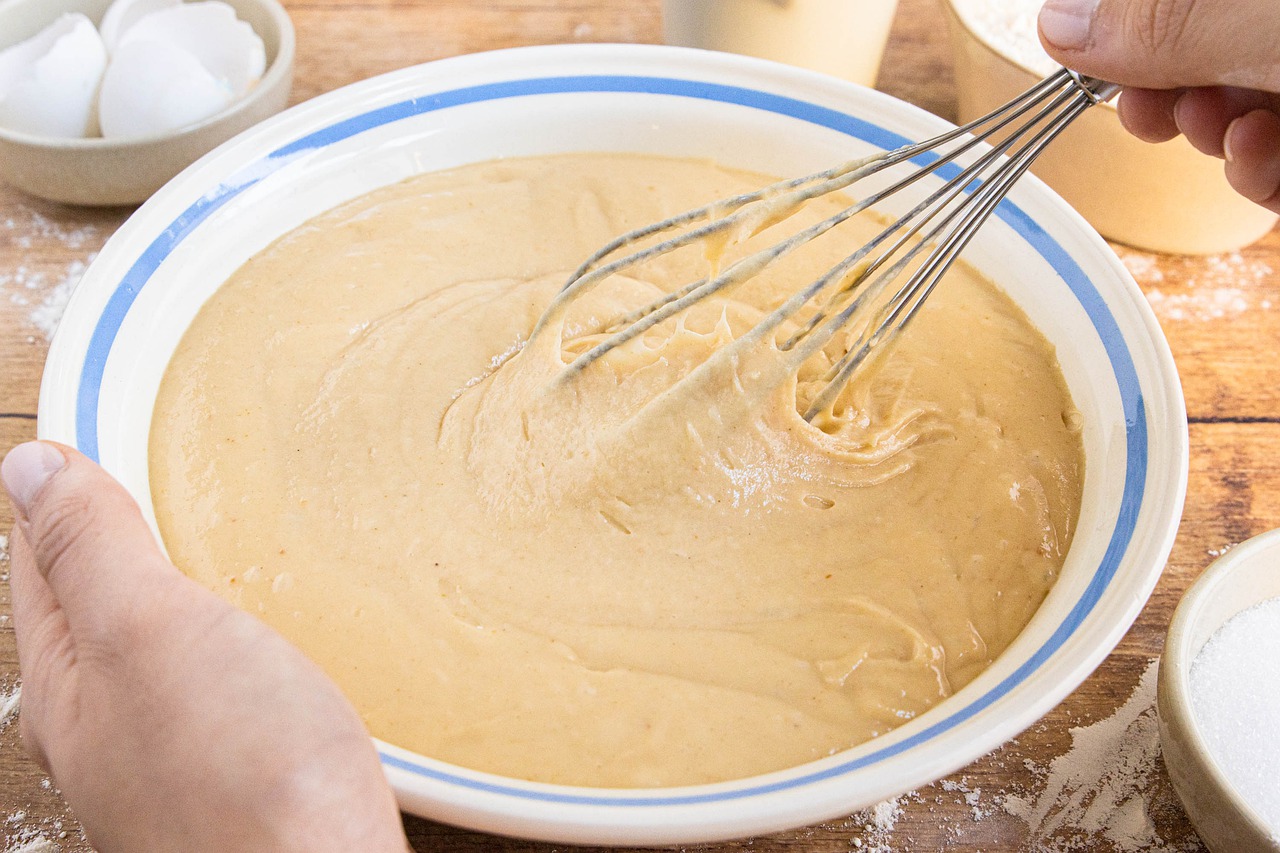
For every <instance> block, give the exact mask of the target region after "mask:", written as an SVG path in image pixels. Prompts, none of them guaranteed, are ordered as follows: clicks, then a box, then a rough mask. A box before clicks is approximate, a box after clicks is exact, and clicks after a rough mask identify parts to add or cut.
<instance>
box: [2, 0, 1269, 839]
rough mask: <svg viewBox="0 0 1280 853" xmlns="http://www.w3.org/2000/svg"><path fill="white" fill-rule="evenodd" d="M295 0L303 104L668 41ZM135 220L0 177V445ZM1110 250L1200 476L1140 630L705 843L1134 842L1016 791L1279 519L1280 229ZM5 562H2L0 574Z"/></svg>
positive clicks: (1041, 783) (424, 835)
mask: <svg viewBox="0 0 1280 853" xmlns="http://www.w3.org/2000/svg"><path fill="white" fill-rule="evenodd" d="M286 5H287V6H288V7H289V9H290V12H291V14H292V15H293V18H294V21H295V24H296V26H297V30H298V48H299V52H298V63H297V84H296V87H295V91H294V98H293V99H294V101H295V102H296V101H300V100H305V99H306V98H310V97H312V96H315V95H317V94H320V93H322V92H325V91H329V90H331V89H333V88H336V87H338V86H341V85H344V84H346V83H350V82H353V81H356V80H359V79H363V78H365V77H368V76H370V75H373V74H377V73H380V72H383V71H388V70H392V69H395V68H400V67H403V66H405V65H410V64H413V63H417V62H423V61H427V60H431V59H436V58H440V57H445V56H451V55H455V54H459V53H465V52H470V51H477V50H484V49H489V48H497V47H509V46H515V45H524V44H546V43H555V42H574V41H623V42H654V41H658V40H659V38H660V4H659V3H658V2H657V0H505V2H504V0H438V2H432V3H416V2H409V0H296V2H287V3H286ZM881 88H883V89H885V90H887V91H889V92H891V93H893V94H895V95H898V96H900V97H903V98H905V99H907V100H909V101H912V102H914V103H917V104H919V105H921V106H924V107H925V108H927V109H930V110H932V111H934V112H937V113H939V114H941V115H944V116H950V115H951V114H952V112H953V108H954V107H953V102H954V97H953V95H954V93H953V89H952V81H951V66H950V59H949V54H948V46H947V40H946V33H945V28H944V23H943V19H942V16H941V14H940V11H939V9H938V8H937V7H936V5H935V0H902V13H901V14H900V15H899V19H898V22H897V24H896V26H895V31H894V36H893V40H892V42H891V45H890V49H889V51H888V55H887V56H886V60H885V65H884V69H883V72H882V77H881ZM129 212H130V211H128V210H106V211H84V210H76V209H72V208H66V207H61V206H58V205H52V204H48V203H44V202H40V201H37V200H34V199H31V198H29V197H26V196H23V195H21V194H19V193H17V192H16V191H13V190H10V189H9V188H7V187H4V186H3V185H0V452H3V451H7V450H8V449H9V448H10V447H12V446H13V445H15V444H17V443H19V442H20V441H24V440H26V439H29V438H31V437H33V436H34V435H35V426H36V425H35V411H36V401H37V393H38V388H39V382H40V372H41V368H42V364H43V360H44V356H45V353H46V351H47V344H48V342H47V339H46V331H47V329H45V328H43V326H47V324H48V318H49V317H50V316H51V315H53V314H54V313H56V307H57V304H58V301H59V294H58V293H57V291H58V288H59V287H61V288H62V289H63V290H65V289H67V288H68V287H70V286H71V285H72V284H73V283H74V281H75V279H76V277H77V275H78V272H79V270H80V269H81V266H82V265H83V264H84V263H86V262H87V261H88V260H90V259H91V257H92V253H93V252H94V251H96V250H97V249H98V248H99V247H100V246H101V245H102V243H103V242H104V241H105V240H106V239H107V237H109V236H110V234H111V233H112V231H113V230H114V229H115V228H116V227H117V226H118V225H119V224H120V223H121V222H122V221H123V220H124V218H125V217H126V216H127V215H128V213H129ZM1117 250H1118V251H1119V252H1120V254H1121V256H1122V257H1123V258H1124V259H1125V260H1126V263H1127V264H1128V265H1129V266H1130V268H1131V269H1132V270H1133V271H1134V273H1135V277H1136V278H1137V279H1138V281H1139V283H1140V284H1141V285H1142V287H1143V289H1144V290H1145V291H1146V292H1147V294H1148V296H1149V298H1150V299H1151V301H1152V305H1153V307H1154V308H1155V309H1156V313H1157V316H1158V317H1159V318H1160V320H1161V324H1162V326H1163V327H1164V330H1165V332H1166V334H1167V336H1168V338H1169V342H1170V345H1171V346H1172V348H1173V351H1174V355H1175V358H1176V359H1177V361H1178V364H1179V368H1180V371H1181V375H1182V380H1183V386H1184V390H1185V393H1186V396H1187V407H1188V410H1189V413H1190V419H1191V481H1190V489H1189V494H1188V499H1187V506H1186V512H1185V515H1184V519H1183V524H1182V527H1181V531H1180V533H1179V535H1178V539H1177V543H1176V545H1175V547H1174V551H1173V555H1172V557H1171V559H1170V561H1169V565H1168V567H1167V569H1166V571H1165V573H1164V575H1163V577H1162V579H1161V581H1160V583H1159V586H1158V587H1157V589H1156V591H1155V594H1154V595H1153V596H1152V598H1151V601H1150V602H1149V603H1148V605H1147V607H1146V609H1145V610H1144V611H1143V613H1142V615H1141V616H1140V617H1139V619H1138V621H1137V623H1136V624H1135V625H1134V627H1133V629H1132V630H1131V631H1130V632H1129V634H1128V635H1127V636H1126V637H1125V638H1124V640H1123V641H1122V642H1121V643H1120V645H1119V647H1118V648H1117V649H1116V651H1115V653H1114V654H1112V655H1111V656H1110V657H1109V658H1108V659H1107V661H1106V662H1104V663H1103V664H1102V666H1101V667H1099V669H1098V670H1097V671H1096V672H1095V673H1094V674H1093V675H1092V677H1090V678H1089V679H1088V680H1087V681H1086V682H1085V683H1084V684H1083V685H1082V686H1081V687H1080V688H1079V689H1078V690H1076V691H1075V692H1074V693H1073V694H1072V695H1071V696H1070V697H1069V698H1068V699H1067V700H1066V701H1065V702H1064V703H1062V705H1060V706H1059V707H1058V708H1056V709H1055V710H1053V711H1052V712H1051V713H1050V714H1049V715H1048V716H1046V717H1045V718H1044V719H1043V720H1042V721H1041V722H1040V723H1039V724H1038V725H1036V726H1033V727H1032V728H1031V729H1030V730H1028V731H1027V732H1026V733H1024V734H1023V735H1022V736H1020V737H1019V738H1018V739H1017V740H1016V741H1015V742H1012V743H1010V744H1008V745H1006V746H1005V747H1004V748H1002V749H1000V750H998V751H997V752H995V753H993V754H991V755H989V756H987V757H985V758H983V759H981V760H979V761H977V762H975V763H974V764H973V765H971V766H969V767H966V768H964V769H963V770H962V771H960V772H959V773H957V774H955V775H954V776H952V777H950V778H949V779H946V780H943V781H942V782H940V783H937V784H935V785H933V786H930V787H928V788H925V789H922V790H920V791H918V792H915V793H914V794H912V795H909V796H907V797H905V798H903V799H902V800H900V801H899V802H898V803H897V804H896V808H892V809H885V810H882V811H881V813H880V814H863V815H858V816H850V817H849V818H847V819H842V820H837V821H833V822H830V823H827V824H823V825H820V826H816V827H809V828H805V829H801V830H795V831H792V832H787V833H783V834H780V835H776V836H771V837H767V838H760V839H754V840H751V841H743V842H735V843H727V844H720V845H709V846H707V847H705V848H699V849H706V850H716V851H720V850H723V851H730V850H752V851H758V852H759V853H776V852H779V851H790V853H820V852H821V853H826V851H851V850H858V849H863V850H868V849H881V850H955V851H969V850H972V851H977V850H985V851H1014V850H1031V849H1087V850H1093V849H1097V850H1110V849H1135V848H1133V847H1132V846H1131V839H1126V838H1123V837H1120V838H1119V840H1117V837H1116V836H1114V834H1113V837H1111V838H1110V839H1109V838H1107V837H1105V833H1102V834H1099V833H1097V832H1095V833H1093V834H1092V835H1090V834H1088V833H1087V832H1086V831H1085V830H1086V829H1087V828H1082V827H1080V826H1076V827H1074V828H1073V827H1066V828H1064V829H1062V830H1060V831H1058V833H1057V834H1056V836H1051V837H1049V838H1045V837H1036V835H1035V833H1034V832H1033V831H1032V829H1031V828H1030V827H1029V825H1028V823H1027V822H1026V821H1024V820H1023V819H1021V818H1019V817H1017V816H1015V813H1016V812H1017V811H1018V809H1017V808H1016V803H1017V802H1018V801H1020V800H1026V799H1028V798H1031V799H1034V798H1035V797H1036V796H1039V795H1041V794H1043V793H1044V788H1045V784H1046V782H1045V777H1046V768H1048V767H1049V766H1050V763H1051V762H1052V761H1054V760H1055V759H1057V758H1060V757H1061V756H1063V755H1064V754H1065V753H1067V752H1068V751H1069V750H1070V748H1071V747H1072V745H1073V738H1072V733H1071V729H1072V727H1078V726H1084V725H1088V724H1090V723H1093V722H1095V721H1098V720H1103V719H1105V718H1107V717H1109V716H1111V715H1112V714H1114V713H1115V712H1116V711H1117V709H1118V708H1120V707H1121V706H1122V705H1123V704H1124V703H1125V702H1126V700H1127V699H1128V698H1129V697H1130V695H1131V694H1132V693H1134V691H1135V688H1136V686H1137V685H1138V683H1139V679H1140V677H1141V676H1142V674H1143V673H1144V672H1146V671H1147V670H1148V667H1149V666H1150V664H1151V662H1152V661H1153V660H1154V659H1155V658H1156V657H1158V655H1159V653H1160V649H1161V645H1162V642H1163V635H1164V631H1165V628H1166V626H1167V624H1168V621H1169V617H1170V614H1171V613H1172V610H1173V607H1174V606H1175V604H1176V603H1177V601H1178V598H1179V597H1180V595H1181V594H1182V592H1183V591H1184V590H1185V589H1186V587H1187V586H1188V585H1189V584H1190V583H1191V581H1192V580H1194V578H1195V577H1196V576H1197V575H1198V574H1199V573H1200V572H1201V571H1203V569H1204V568H1205V567H1206V566H1207V565H1208V563H1209V562H1211V560H1212V559H1213V556H1214V555H1216V554H1217V553H1220V552H1221V551H1222V550H1223V549H1225V548H1227V547H1229V546H1230V545H1233V544H1235V543H1238V542H1240V541H1241V540H1242V539H1245V538H1247V537H1248V536H1250V535H1253V534H1256V533H1260V532H1262V531H1264V530H1267V529H1270V528H1274V527H1280V360H1278V359H1277V358H1276V357H1275V349H1276V344H1277V342H1280V276H1278V275H1275V274H1273V273H1272V270H1273V269H1277V270H1280V236H1278V235H1277V234H1276V233H1273V234H1272V235H1270V236H1269V237H1267V238H1266V239H1264V240H1263V241H1262V242H1261V243H1260V244H1258V245H1256V246H1254V247H1252V248H1250V249H1249V250H1247V251H1245V252H1242V253H1239V254H1231V255H1225V256H1220V257H1216V258H1210V259H1205V258H1179V257H1169V256H1152V255H1147V254H1144V253H1140V252H1133V251H1131V250H1127V249H1124V248H1122V247H1117ZM11 523H12V515H11V512H10V509H9V507H8V506H7V504H6V505H5V506H3V507H0V530H5V531H7V530H8V528H9V526H10V525H11ZM0 559H3V558H2V557H0ZM5 569H7V565H6V564H4V563H3V562H0V572H3V571H4V570H5ZM4 578H5V580H7V574H5V575H4ZM17 672H18V669H17V657H16V650H15V646H14V641H13V632H12V626H11V622H10V620H9V618H8V587H7V584H3V583H0V688H8V687H11V686H12V685H13V684H14V683H15V682H16V679H17ZM1162 774H1163V770H1162V769H1161V768H1160V767H1159V766H1156V768H1155V772H1154V774H1153V775H1151V776H1150V778H1146V777H1144V779H1143V780H1142V786H1141V789H1140V791H1139V794H1140V796H1142V797H1143V803H1142V805H1143V809H1144V812H1145V813H1146V814H1148V815H1149V816H1150V818H1151V820H1152V821H1153V822H1154V827H1153V828H1152V830H1151V831H1152V832H1153V833H1154V835H1153V836H1152V837H1154V838H1158V839H1161V840H1162V841H1163V842H1164V843H1165V844H1166V846H1167V847H1168V849H1177V850H1196V849H1199V845H1198V842H1197V841H1196V839H1195V836H1194V834H1193V833H1192V831H1191V829H1190V827H1189V826H1188V825H1187V823H1186V819H1185V816H1184V815H1183V814H1182V812H1181V810H1180V808H1179V807H1178V805H1177V803H1176V800H1175V799H1174V798H1173V796H1172V793H1171V792H1170V790H1169V788H1168V785H1167V781H1166V780H1165V779H1164V778H1163V775H1162ZM877 820H879V823H877ZM406 826H407V829H408V831H409V835H410V838H411V840H412V842H413V845H414V848H415V849H417V850H423V851H425V850H443V851H513V852H514V851H522V852H523V851H549V850H552V849H555V848H554V847H553V846H552V845H545V844H538V843H532V842H524V841H516V840H509V839H499V838H494V837H491V836H485V835H481V834H477V833H471V832H466V831H463V830H458V829H455V828H452V827H446V826H441V825H438V824H433V823H430V822H427V821H423V820H419V819H416V818H407V819H406ZM868 827H869V828H868ZM1042 828H1043V827H1042ZM38 834H44V835H45V836H47V837H49V838H50V839H52V840H54V841H55V842H56V843H58V844H59V845H60V847H61V848H62V849H63V850H68V851H78V850H87V849H88V846H87V845H86V844H85V843H84V841H83V839H82V838H80V836H79V832H78V827H77V825H76V823H75V821H74V818H73V817H72V816H71V815H70V814H69V813H68V812H67V811H66V809H65V806H63V805H62V803H61V801H60V800H59V798H58V796H57V793H56V791H55V790H54V787H53V785H52V784H51V782H50V781H49V780H47V779H46V778H45V776H44V774H43V773H42V772H41V771H40V770H39V768H38V767H36V766H35V765H34V764H32V763H31V762H30V761H29V760H28V759H27V758H26V757H25V756H24V755H23V753H22V750H21V745H20V741H19V734H18V726H17V725H13V724H10V725H8V726H6V727H5V728H4V730H3V731H0V837H3V838H4V845H5V846H4V850H6V851H8V850H13V849H16V848H17V847H18V846H19V845H20V843H21V842H22V841H23V840H24V839H30V838H32V837H35V836H36V835H38ZM1073 837H1074V838H1075V841H1074V842H1073V841H1071V839H1072V838H1073ZM1073 843H1074V844H1076V846H1075V847H1072V846H1071V844H1073ZM1126 845H1130V846H1126Z"/></svg>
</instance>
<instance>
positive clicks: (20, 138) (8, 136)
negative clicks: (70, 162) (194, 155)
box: [0, 0, 297, 152]
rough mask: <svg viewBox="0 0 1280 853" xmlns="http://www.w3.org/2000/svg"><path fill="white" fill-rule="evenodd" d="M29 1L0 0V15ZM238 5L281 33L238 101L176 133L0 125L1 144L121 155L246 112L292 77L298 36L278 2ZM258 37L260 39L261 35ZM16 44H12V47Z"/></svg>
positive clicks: (198, 131)
mask: <svg viewBox="0 0 1280 853" xmlns="http://www.w3.org/2000/svg"><path fill="white" fill-rule="evenodd" d="M30 1H31V0H0V12H3V11H4V9H5V7H7V6H17V5H18V4H19V3H24V2H30ZM240 2H246V3H255V4H257V5H258V6H260V7H261V8H262V9H264V10H266V12H267V14H268V15H269V16H270V17H271V20H272V21H273V22H274V23H275V25H276V27H277V28H278V29H279V31H280V46H279V47H278V48H277V50H276V55H275V58H274V59H272V61H271V64H270V65H269V66H267V70H266V71H265V72H264V73H263V75H262V78H261V79H260V80H258V82H257V83H255V84H254V86H253V88H252V89H250V90H249V91H248V92H246V93H245V94H244V96H243V97H241V98H240V99H239V100H237V101H235V102H233V103H231V104H228V105H227V106H226V107H224V108H222V109H221V110H219V111H218V112H216V113H214V114H213V115H210V116H206V117H205V118H202V119H200V120H199V121H197V122H195V123H193V124H187V125H183V126H182V127H180V128H178V129H177V130H173V131H168V132H165V133H148V134H143V135H141V136H121V137H114V138H111V139H107V138H104V137H101V136H90V137H73V136H43V135H40V134H36V133H27V132H25V131H21V130H14V129H12V128H8V127H5V126H4V125H0V142H5V143H8V144H10V145H20V146H22V147H24V148H33V149H41V150H45V151H66V152H124V151H128V150H130V149H132V148H145V147H149V146H152V145H157V144H163V143H171V142H175V141H178V140H183V139H187V138H189V137H194V136H199V135H200V134H201V133H203V132H204V131H206V130H208V129H209V128H210V127H212V126H213V125H217V124H220V123H222V122H223V121H225V120H226V119H228V118H230V117H232V116H233V115H236V114H238V113H240V112H243V111H244V110H246V109H249V107H250V106H252V105H253V104H254V103H256V102H257V101H258V100H260V99H261V98H263V97H266V96H267V95H268V94H270V93H271V92H273V91H275V89H276V87H277V86H279V85H281V84H282V83H283V82H284V81H285V78H286V77H289V76H290V75H292V74H293V63H294V58H295V56H296V54H297V34H296V32H295V31H294V28H293V19H292V18H290V17H289V13H288V12H287V11H286V10H285V8H284V6H282V5H281V4H280V2H279V0H240ZM242 20H243V19H242ZM255 32H256V30H255ZM258 35H259V37H261V33H259V34H258ZM16 43H17V42H14V44H16ZM8 47H12V44H0V50H3V49H5V48H8Z"/></svg>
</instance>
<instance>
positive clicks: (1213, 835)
mask: <svg viewBox="0 0 1280 853" xmlns="http://www.w3.org/2000/svg"><path fill="white" fill-rule="evenodd" d="M1276 596H1280V530H1273V531H1271V532H1270V533H1264V534H1262V535H1261V536H1255V537H1254V538H1253V539H1250V540H1249V541H1247V542H1244V543H1242V544H1240V545H1238V546H1236V547H1235V548H1233V549H1231V551H1229V552H1228V553H1227V554H1226V555H1225V556H1223V557H1221V558H1220V559H1218V560H1217V561H1216V562H1215V563H1214V564H1213V565H1212V566H1210V567H1209V569H1208V570H1207V571H1206V572H1205V573H1204V574H1203V575H1202V576H1201V577H1200V579H1199V580H1197V581H1196V582H1195V584H1193V585H1192V587H1191V589H1189V590H1188V591H1187V594H1186V595H1184V596H1183V598H1182V601H1181V603H1179V604H1178V609H1177V610H1176V611H1175V612H1174V614H1173V622H1172V623H1171V624H1170V625H1169V635H1168V637H1167V638H1166V639H1165V646H1164V657H1163V658H1162V659H1161V661H1160V676H1159V681H1158V688H1157V707H1158V710H1159V714H1160V744H1161V746H1162V747H1163V749H1164V762H1165V766H1166V767H1167V768H1168V770H1169V778H1170V779H1172V780H1173V787H1174V788H1175V789H1176V790H1177V792H1178V796H1179V797H1181V798H1182V803H1183V805H1184V806H1185V807H1186V809H1187V816H1188V817H1190V818H1191V822H1192V823H1193V824H1195V827H1196V831H1197V832H1199V833H1200V838H1201V839H1202V840H1203V841H1204V843H1205V844H1206V845H1207V846H1208V847H1209V849H1210V850H1212V851H1214V853H1280V827H1278V828H1276V829H1268V827H1267V825H1266V823H1265V822H1264V821H1263V819H1262V816H1261V815H1260V814H1259V813H1258V812H1257V810H1256V809H1254V808H1253V807H1252V806H1250V805H1249V804H1248V803H1247V802H1245V801H1244V799H1243V798H1242V797H1241V796H1240V794H1239V793H1238V792H1237V791H1236V789H1235V787H1234V786H1233V785H1232V784H1231V782H1230V780H1229V779H1228V778H1227V776H1226V774H1225V773H1224V772H1223V769H1222V767H1221V766H1220V765H1219V764H1218V762H1217V760H1216V759H1215V758H1214V756H1213V754H1212V752H1210V750H1209V745H1208V743H1207V742H1206V741H1205V738H1204V736H1203V734H1201V731H1200V729H1199V728H1198V726H1197V723H1196V718H1195V713H1194V709H1193V708H1192V705H1191V693H1190V686H1189V675H1190V672H1191V663H1192V662H1193V661H1194V660H1195V658H1196V655H1197V654H1199V653H1200V649H1201V648H1203V646H1204V644H1205V643H1206V642H1207V641H1208V640H1209V638H1210V637H1211V636H1213V633H1214V632H1215V631H1217V630H1218V629H1219V628H1221V627H1222V625H1223V623H1225V622H1226V621H1227V620H1228V619H1230V618H1231V617H1232V616H1235V615H1236V614H1237V613H1239V612H1240V611H1242V610H1246V609H1248V608H1250V607H1252V606H1253V605H1255V604H1258V603H1260V602H1262V601H1266V600H1267V599H1270V598H1274V597H1276ZM1264 734H1267V735H1270V736H1272V737H1274V736H1276V733H1275V732H1269V733H1264Z"/></svg>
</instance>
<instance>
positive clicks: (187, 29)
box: [117, 0, 266, 98]
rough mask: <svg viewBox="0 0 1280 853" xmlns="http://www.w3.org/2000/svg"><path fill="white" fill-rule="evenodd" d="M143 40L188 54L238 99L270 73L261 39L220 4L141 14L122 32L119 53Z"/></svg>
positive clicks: (213, 2)
mask: <svg viewBox="0 0 1280 853" xmlns="http://www.w3.org/2000/svg"><path fill="white" fill-rule="evenodd" d="M134 2H136V3H139V4H141V3H145V2H148V0H134ZM151 2H155V0H151ZM141 41H151V42H162V43H165V44H169V45H172V46H174V47H178V48H182V49H183V50H187V51H189V52H190V53H192V54H193V55H194V56H195V57H196V58H197V59H198V60H199V61H200V64H201V65H203V66H204V68H205V70H206V71H208V72H209V73H210V74H211V75H213V77H214V78H215V79H217V80H219V81H221V82H223V83H225V84H226V85H227V86H228V88H229V89H230V90H231V92H232V94H233V95H234V96H235V97H237V98H238V97H240V96H242V95H244V94H245V93H247V92H248V91H249V90H250V89H251V88H253V86H254V84H256V83H257V82H258V80H259V79H261V77H262V74H263V71H264V70H265V69H266V52H265V50H264V48H263V43H262V39H261V38H260V37H259V36H258V34H257V33H256V32H254V30H253V27H251V26H249V24H247V23H245V22H244V21H242V20H239V19H238V18H237V17H236V13H235V10H234V9H232V8H231V7H230V6H228V5H227V4H226V3H221V2H218V0H208V2H201V3H179V4H177V5H174V6H170V7H168V8H162V9H159V10H158V11H153V12H150V13H149V14H146V15H143V16H142V17H141V18H139V19H138V20H137V22H136V23H134V24H132V25H131V26H129V28H128V29H126V30H124V31H123V32H121V33H120V35H119V41H118V42H117V45H118V47H117V50H123V49H124V48H125V47H127V46H129V45H131V44H133V43H136V42H141Z"/></svg>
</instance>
